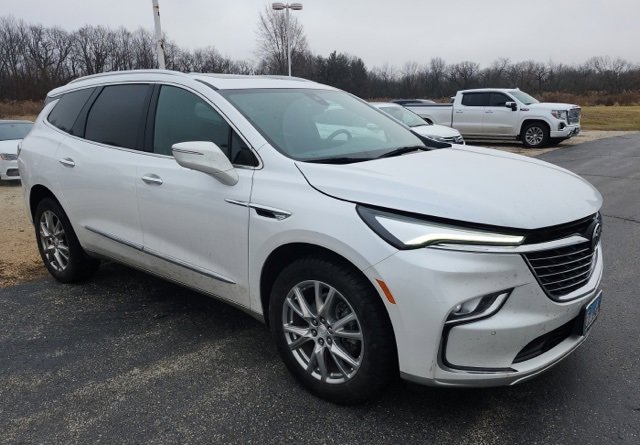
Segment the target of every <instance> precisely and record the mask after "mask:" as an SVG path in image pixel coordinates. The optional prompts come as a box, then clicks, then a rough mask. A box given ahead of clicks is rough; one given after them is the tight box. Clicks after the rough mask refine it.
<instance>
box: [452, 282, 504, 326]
mask: <svg viewBox="0 0 640 445" xmlns="http://www.w3.org/2000/svg"><path fill="white" fill-rule="evenodd" d="M510 293H511V291H510V290H509V291H501V292H496V293H493V294H489V295H482V296H479V297H475V298H472V299H470V300H467V301H465V302H463V303H459V304H457V305H455V306H454V307H453V309H452V310H451V312H450V313H449V316H448V317H447V321H445V325H452V324H458V323H467V322H470V321H476V320H479V319H482V318H487V317H490V316H492V315H493V314H495V313H496V312H498V311H499V310H500V308H501V307H502V305H504V303H505V301H507V298H508V297H509V294H510Z"/></svg>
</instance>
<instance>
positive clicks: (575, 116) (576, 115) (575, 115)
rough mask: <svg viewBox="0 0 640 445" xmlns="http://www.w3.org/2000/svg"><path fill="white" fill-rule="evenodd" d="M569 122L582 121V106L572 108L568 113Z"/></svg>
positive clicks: (570, 123) (571, 123)
mask: <svg viewBox="0 0 640 445" xmlns="http://www.w3.org/2000/svg"><path fill="white" fill-rule="evenodd" d="M567 123H568V124H569V125H573V124H579V123H580V108H572V109H570V110H569V113H568V114H567Z"/></svg>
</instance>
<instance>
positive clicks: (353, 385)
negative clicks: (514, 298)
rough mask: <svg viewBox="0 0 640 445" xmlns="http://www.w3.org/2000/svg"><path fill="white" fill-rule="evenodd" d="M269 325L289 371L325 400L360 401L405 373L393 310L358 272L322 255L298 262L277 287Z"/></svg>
mask: <svg viewBox="0 0 640 445" xmlns="http://www.w3.org/2000/svg"><path fill="white" fill-rule="evenodd" d="M269 320H270V325H271V332H272V334H273V337H274V340H275V342H276V345H277V347H278V351H279V353H280V355H281V356H282V359H283V361H284V362H285V364H286V366H287V368H288V369H289V371H291V373H292V374H293V375H294V376H295V377H296V378H297V379H298V381H299V382H300V383H301V384H302V385H303V386H304V387H306V388H307V389H308V390H309V391H311V392H312V393H314V394H316V395H317V396H319V397H322V398H324V399H326V400H329V401H332V402H335V403H340V404H354V403H359V402H362V401H364V400H366V399H369V398H371V397H373V396H374V395H375V394H376V393H377V392H378V391H379V390H381V389H383V388H384V387H385V386H386V384H387V383H388V382H389V380H390V379H391V378H392V377H393V376H394V375H397V359H396V354H395V340H394V336H393V332H392V329H391V326H390V322H389V319H388V316H387V314H386V312H385V308H384V306H383V305H382V303H381V302H380V297H379V296H378V295H376V294H375V293H373V292H372V289H371V285H370V284H369V283H368V282H367V280H366V279H365V278H364V277H363V276H362V275H361V274H359V273H358V272H357V271H356V270H349V269H348V268H346V267H344V265H342V264H336V262H335V261H330V260H328V259H325V258H321V257H309V258H302V259H299V260H297V261H294V262H293V263H291V264H290V265H289V266H287V267H286V268H285V269H284V270H283V271H282V272H281V273H280V275H279V276H278V278H277V279H276V282H275V284H274V286H273V290H272V292H271V299H270V301H269Z"/></svg>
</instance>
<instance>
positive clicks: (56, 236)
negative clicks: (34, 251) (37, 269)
mask: <svg viewBox="0 0 640 445" xmlns="http://www.w3.org/2000/svg"><path fill="white" fill-rule="evenodd" d="M34 222H35V229H36V240H37V242H38V250H39V251H40V256H41V257H42V261H43V262H44V265H45V267H46V268H47V270H48V271H49V273H50V274H51V275H52V276H53V277H54V278H55V279H56V280H58V281H60V282H63V283H71V282H75V281H80V280H83V279H86V278H88V277H89V276H90V275H92V274H93V273H94V272H95V271H96V270H97V269H98V266H99V265H100V262H99V261H98V260H97V259H95V258H91V257H90V256H89V255H87V254H86V252H85V251H84V250H83V249H82V246H80V243H79V242H78V238H77V237H76V234H75V232H74V231H73V227H71V223H70V222H69V219H68V218H67V215H66V214H65V213H64V210H62V207H61V206H60V204H58V203H57V202H56V201H54V200H53V199H50V198H45V199H43V200H42V201H40V203H39V204H38V206H37V208H36V212H35V215H34Z"/></svg>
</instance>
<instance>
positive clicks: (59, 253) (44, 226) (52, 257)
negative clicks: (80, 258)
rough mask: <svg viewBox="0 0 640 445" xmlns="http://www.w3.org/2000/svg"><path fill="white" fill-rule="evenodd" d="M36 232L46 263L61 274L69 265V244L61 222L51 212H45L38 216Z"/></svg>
mask: <svg viewBox="0 0 640 445" xmlns="http://www.w3.org/2000/svg"><path fill="white" fill-rule="evenodd" d="M38 231H39V233H40V244H41V246H42V251H43V252H44V256H45V258H46V260H47V262H48V263H49V265H50V266H51V267H52V268H53V269H54V270H55V271H57V272H62V271H63V270H65V269H66V268H67V266H68V265H69V259H70V253H69V244H68V242H67V237H66V235H65V232H64V227H63V226H62V221H60V218H58V216H57V215H56V214H55V213H53V212H52V211H51V210H45V211H44V212H42V216H40V223H39V228H38Z"/></svg>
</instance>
